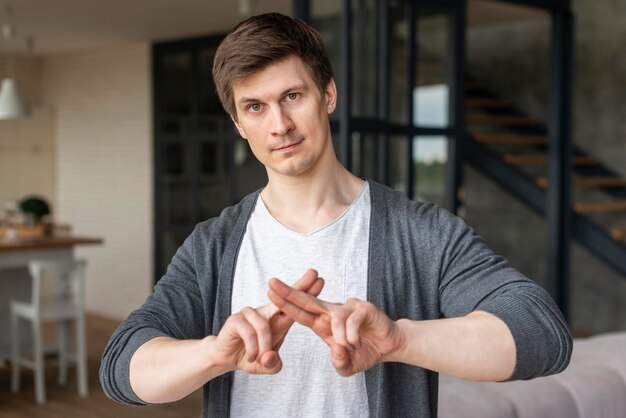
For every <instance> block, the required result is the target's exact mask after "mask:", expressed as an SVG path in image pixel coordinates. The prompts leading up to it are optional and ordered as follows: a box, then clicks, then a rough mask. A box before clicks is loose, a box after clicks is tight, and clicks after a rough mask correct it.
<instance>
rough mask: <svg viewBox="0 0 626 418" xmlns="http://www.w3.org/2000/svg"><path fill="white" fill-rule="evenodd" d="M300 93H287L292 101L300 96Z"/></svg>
mask: <svg viewBox="0 0 626 418" xmlns="http://www.w3.org/2000/svg"><path fill="white" fill-rule="evenodd" d="M299 95H300V94H299V93H289V94H288V95H287V99H289V100H291V101H294V100H296V99H297V98H298V96H299Z"/></svg>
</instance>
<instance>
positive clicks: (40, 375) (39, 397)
mask: <svg viewBox="0 0 626 418" xmlns="http://www.w3.org/2000/svg"><path fill="white" fill-rule="evenodd" d="M33 347H34V350H33V360H34V363H35V400H36V401H37V403H38V404H44V403H46V385H45V384H46V382H45V377H44V365H43V338H42V335H41V322H40V321H33Z"/></svg>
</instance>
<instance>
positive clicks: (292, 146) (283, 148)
mask: <svg viewBox="0 0 626 418" xmlns="http://www.w3.org/2000/svg"><path fill="white" fill-rule="evenodd" d="M302 141H304V138H302V139H300V140H299V141H296V142H292V143H291V144H287V145H283V146H281V147H279V148H275V149H274V151H278V152H289V151H292V150H294V149H295V148H296V147H297V146H298V145H300V144H301V143H302Z"/></svg>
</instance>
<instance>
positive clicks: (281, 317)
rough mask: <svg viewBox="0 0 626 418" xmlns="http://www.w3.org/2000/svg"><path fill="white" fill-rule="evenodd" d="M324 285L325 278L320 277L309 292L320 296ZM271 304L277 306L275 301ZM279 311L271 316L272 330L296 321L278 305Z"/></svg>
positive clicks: (280, 328)
mask: <svg viewBox="0 0 626 418" xmlns="http://www.w3.org/2000/svg"><path fill="white" fill-rule="evenodd" d="M323 287H324V279H322V278H321V277H318V278H317V280H316V281H315V283H314V284H313V286H311V288H310V289H309V292H308V293H309V294H310V295H313V296H318V295H319V294H320V293H321V292H322V288H323ZM271 306H275V305H274V303H272V304H271ZM276 309H277V312H276V313H275V314H274V315H272V316H271V318H270V326H271V328H272V330H275V329H276V330H282V329H289V327H290V326H291V325H292V324H293V323H294V320H293V319H291V318H290V317H288V316H287V315H285V314H284V313H283V312H282V311H281V310H280V309H279V308H278V307H276ZM274 347H276V342H274Z"/></svg>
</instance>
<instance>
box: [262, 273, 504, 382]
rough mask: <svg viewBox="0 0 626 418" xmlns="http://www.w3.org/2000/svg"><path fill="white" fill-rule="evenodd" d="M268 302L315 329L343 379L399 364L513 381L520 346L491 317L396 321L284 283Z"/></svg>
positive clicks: (367, 306) (273, 285)
mask: <svg viewBox="0 0 626 418" xmlns="http://www.w3.org/2000/svg"><path fill="white" fill-rule="evenodd" d="M269 297H270V300H272V302H273V303H274V304H275V305H276V306H277V307H279V308H280V309H281V310H282V311H283V312H284V313H285V314H286V315H287V316H289V317H291V318H292V319H294V320H295V321H297V322H299V323H301V324H302V325H305V326H307V327H310V328H311V329H312V330H313V331H314V332H315V333H317V334H318V335H319V336H320V337H321V338H322V339H323V340H324V341H325V342H326V343H327V344H328V345H329V347H330V351H331V361H332V363H333V366H334V367H335V369H336V370H337V372H338V373H339V374H341V375H342V376H350V375H352V374H354V373H358V372H362V371H365V370H367V369H369V368H370V367H372V366H373V365H374V364H376V363H379V362H386V361H395V362H401V363H406V364H411V365H415V366H419V367H423V368H426V369H429V370H433V371H437V372H441V373H445V374H449V375H453V376H457V377H461V378H464V379H471V380H485V381H495V380H504V379H506V378H508V377H509V376H511V374H512V373H513V370H514V367H515V343H514V341H513V337H512V335H511V333H510V331H509V329H508V327H507V326H506V325H505V324H504V322H502V321H501V320H500V319H498V318H497V317H495V316H493V315H491V314H489V313H486V312H473V313H470V314H468V315H466V316H464V317H459V318H449V319H438V320H431V321H411V320H407V319H401V320H399V321H395V322H394V321H392V320H391V319H389V317H387V315H385V314H384V313H383V312H381V311H380V310H379V309H377V308H376V307H375V306H374V305H372V304H371V303H369V302H364V301H361V300H357V299H350V300H348V301H347V302H346V303H345V304H335V303H329V302H325V301H322V300H319V299H317V298H315V297H313V296H311V295H307V294H305V293H304V292H300V291H298V290H297V289H293V288H291V287H289V286H287V285H285V284H284V283H282V282H280V281H279V280H272V281H271V282H270V291H269Z"/></svg>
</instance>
